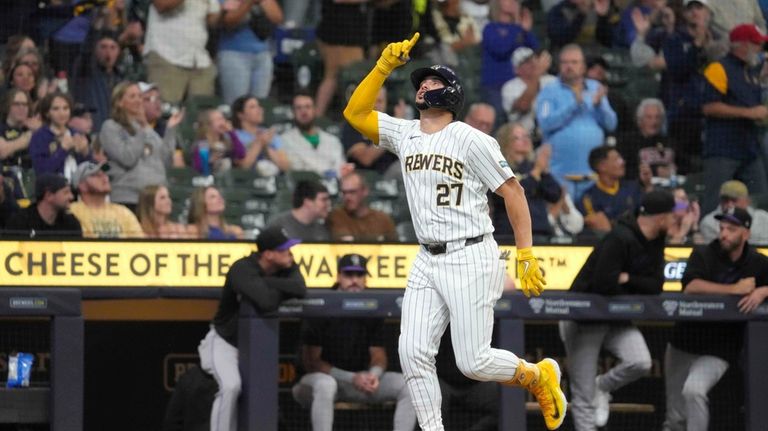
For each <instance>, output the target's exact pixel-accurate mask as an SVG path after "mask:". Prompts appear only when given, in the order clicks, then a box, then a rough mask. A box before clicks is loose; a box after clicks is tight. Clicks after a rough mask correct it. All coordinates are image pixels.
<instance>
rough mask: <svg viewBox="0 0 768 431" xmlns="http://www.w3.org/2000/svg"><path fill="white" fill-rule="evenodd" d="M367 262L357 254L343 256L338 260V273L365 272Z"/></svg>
mask: <svg viewBox="0 0 768 431" xmlns="http://www.w3.org/2000/svg"><path fill="white" fill-rule="evenodd" d="M367 264H368V260H366V259H365V258H364V257H363V256H361V255H359V254H354V253H352V254H345V255H344V256H341V259H339V264H338V268H339V272H367V271H366V270H365V267H366V265H367Z"/></svg>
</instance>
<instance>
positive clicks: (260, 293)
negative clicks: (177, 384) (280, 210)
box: [197, 227, 307, 431]
mask: <svg viewBox="0 0 768 431" xmlns="http://www.w3.org/2000/svg"><path fill="white" fill-rule="evenodd" d="M299 242H301V241H299V240H298V239H290V238H288V235H287V234H286V233H285V230H284V229H282V228H280V227H272V228H268V229H266V230H264V231H263V232H261V233H260V234H259V237H258V238H256V246H257V247H258V249H259V251H258V252H256V253H252V254H251V255H250V256H247V257H244V258H242V259H240V260H238V261H237V262H235V263H234V264H233V265H232V267H231V268H230V269H229V272H228V273H227V277H226V280H225V282H224V290H223V291H222V292H221V301H220V302H219V309H218V311H217V312H216V316H214V318H213V322H212V323H211V330H210V331H208V334H207V335H206V336H205V338H204V339H203V340H202V341H201V342H200V346H199V347H198V348H197V350H198V353H199V354H200V367H201V368H202V369H203V370H204V371H206V372H208V373H210V374H212V375H213V377H214V378H215V379H216V382H217V383H218V384H219V391H218V392H217V393H216V398H215V399H214V401H213V408H212V409H211V431H235V430H236V429H237V399H238V397H239V396H240V373H239V371H238V351H237V323H238V310H239V309H240V302H241V300H243V299H245V300H248V301H251V303H252V304H253V306H254V308H256V310H257V311H259V312H261V313H268V312H271V311H275V310H277V307H278V306H279V305H280V302H281V301H283V300H285V299H288V298H301V297H303V296H304V295H305V294H306V291H307V286H306V284H305V282H304V277H303V276H302V275H301V272H300V271H299V267H298V265H296V263H295V262H294V260H293V254H292V253H291V247H293V246H294V245H296V244H298V243H299Z"/></svg>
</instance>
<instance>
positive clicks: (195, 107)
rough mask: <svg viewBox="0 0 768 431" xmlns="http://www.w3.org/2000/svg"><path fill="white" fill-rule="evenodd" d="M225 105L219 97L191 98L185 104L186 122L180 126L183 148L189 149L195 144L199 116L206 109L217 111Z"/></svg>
mask: <svg viewBox="0 0 768 431" xmlns="http://www.w3.org/2000/svg"><path fill="white" fill-rule="evenodd" d="M223 103H224V101H223V100H221V98H219V97H218V96H190V97H189V98H188V99H187V101H186V103H185V104H184V111H185V113H184V121H182V122H181V124H180V125H179V135H180V136H181V139H182V143H183V147H184V148H185V149H188V148H189V147H191V146H192V143H194V142H195V128H196V126H197V124H196V123H197V116H198V114H199V113H200V112H201V111H204V110H206V109H216V108H218V107H219V106H221V105H222V104H223Z"/></svg>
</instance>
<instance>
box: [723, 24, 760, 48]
mask: <svg viewBox="0 0 768 431" xmlns="http://www.w3.org/2000/svg"><path fill="white" fill-rule="evenodd" d="M728 37H729V38H730V40H731V42H750V43H754V44H756V45H762V44H763V43H764V42H765V41H767V40H768V36H766V35H764V34H763V33H761V32H760V29H759V28H757V26H756V25H754V24H739V25H737V26H736V27H734V28H733V29H732V30H731V33H730V34H729V36H728Z"/></svg>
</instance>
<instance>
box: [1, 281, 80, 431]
mask: <svg viewBox="0 0 768 431" xmlns="http://www.w3.org/2000/svg"><path fill="white" fill-rule="evenodd" d="M30 317H32V318H47V319H49V320H50V354H51V360H50V367H51V370H50V373H51V374H50V386H49V387H43V388H40V387H35V388H4V387H3V388H0V392H2V393H1V394H0V399H2V402H1V403H0V404H2V405H0V423H19V422H24V421H25V416H24V415H22V414H21V412H22V411H24V412H28V413H29V414H28V415H26V417H27V418H29V419H28V420H32V421H34V422H35V423H38V422H47V423H49V424H50V427H49V429H50V430H51V431H81V430H82V429H83V381H84V368H83V356H84V345H85V340H84V323H83V316H82V311H81V291H80V289H65V288H37V289H36V288H0V318H3V319H15V318H30ZM3 386H5V385H3Z"/></svg>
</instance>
